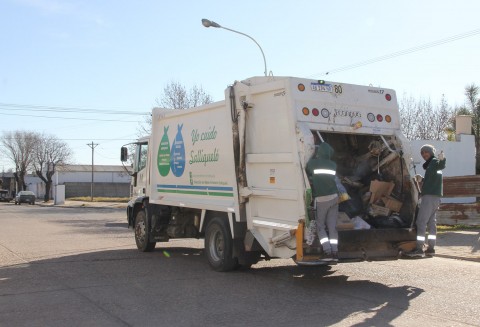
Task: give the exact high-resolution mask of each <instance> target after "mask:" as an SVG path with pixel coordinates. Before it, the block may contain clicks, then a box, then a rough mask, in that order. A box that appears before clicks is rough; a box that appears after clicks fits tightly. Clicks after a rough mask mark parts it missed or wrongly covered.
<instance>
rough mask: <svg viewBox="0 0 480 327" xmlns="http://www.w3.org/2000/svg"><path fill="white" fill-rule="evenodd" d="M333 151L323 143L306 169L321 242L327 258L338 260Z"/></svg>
mask: <svg viewBox="0 0 480 327" xmlns="http://www.w3.org/2000/svg"><path fill="white" fill-rule="evenodd" d="M333 153H334V151H333V148H332V147H331V146H330V145H329V144H328V143H326V142H323V143H321V144H320V146H318V148H317V150H316V152H315V155H314V156H313V158H312V159H310V160H309V161H308V163H307V168H306V171H307V175H308V176H309V177H310V178H311V181H312V190H313V196H314V205H315V208H316V217H315V220H316V222H317V230H318V238H319V240H320V244H321V245H322V248H323V251H324V253H325V255H326V257H327V258H329V259H333V260H334V261H338V232H337V217H338V189H337V185H336V183H335V175H336V170H337V164H336V163H335V162H334V161H332V160H331V158H332V156H333ZM326 228H328V234H327V231H326ZM310 245H311V244H310Z"/></svg>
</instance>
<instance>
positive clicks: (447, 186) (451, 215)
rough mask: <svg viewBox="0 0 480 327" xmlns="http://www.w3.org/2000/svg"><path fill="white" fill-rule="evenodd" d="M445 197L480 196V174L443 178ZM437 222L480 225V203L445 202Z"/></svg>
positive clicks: (441, 206)
mask: <svg viewBox="0 0 480 327" xmlns="http://www.w3.org/2000/svg"><path fill="white" fill-rule="evenodd" d="M443 197H445V198H454V197H476V198H480V175H473V176H456V177H444V178H443ZM437 222H438V223H439V224H444V225H458V224H461V225H472V226H475V225H478V226H480V203H479V202H478V201H477V202H476V203H443V204H441V205H440V210H439V212H438V213H437Z"/></svg>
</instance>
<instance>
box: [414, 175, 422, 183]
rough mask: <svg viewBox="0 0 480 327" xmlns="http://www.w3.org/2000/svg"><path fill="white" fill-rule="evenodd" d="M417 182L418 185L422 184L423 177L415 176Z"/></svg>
mask: <svg viewBox="0 0 480 327" xmlns="http://www.w3.org/2000/svg"><path fill="white" fill-rule="evenodd" d="M415 180H416V181H417V183H420V182H422V180H423V177H422V175H419V174H417V175H415Z"/></svg>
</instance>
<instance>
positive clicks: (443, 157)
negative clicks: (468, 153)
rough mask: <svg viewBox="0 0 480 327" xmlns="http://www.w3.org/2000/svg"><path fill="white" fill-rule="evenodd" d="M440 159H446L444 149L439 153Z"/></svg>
mask: <svg viewBox="0 0 480 327" xmlns="http://www.w3.org/2000/svg"><path fill="white" fill-rule="evenodd" d="M438 160H440V161H443V160H445V154H443V150H442V151H440V153H439V155H438Z"/></svg>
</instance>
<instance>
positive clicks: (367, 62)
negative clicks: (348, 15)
mask: <svg viewBox="0 0 480 327" xmlns="http://www.w3.org/2000/svg"><path fill="white" fill-rule="evenodd" d="M477 34H480V29H475V30H472V31H468V32H464V33H461V34H457V35H454V36H450V37H447V38H444V39H441V40H437V41H433V42H429V43H425V44H422V45H419V46H416V47H413V48H409V49H405V50H400V51H397V52H393V53H390V54H387V55H383V56H380V57H376V58H372V59H368V60H364V61H360V62H357V63H354V64H350V65H346V66H342V67H339V68H335V69H330V70H327V71H325V72H323V73H317V74H314V75H311V76H318V75H329V74H332V73H338V72H342V71H345V70H350V69H354V68H358V67H361V66H366V65H370V64H374V63H376V62H379V61H384V60H388V59H392V58H395V57H399V56H403V55H407V54H410V53H414V52H417V51H421V50H425V49H428V48H432V47H436V46H439V45H442V44H446V43H450V42H454V41H458V40H461V39H464V38H467V37H471V36H475V35H477Z"/></svg>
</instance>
